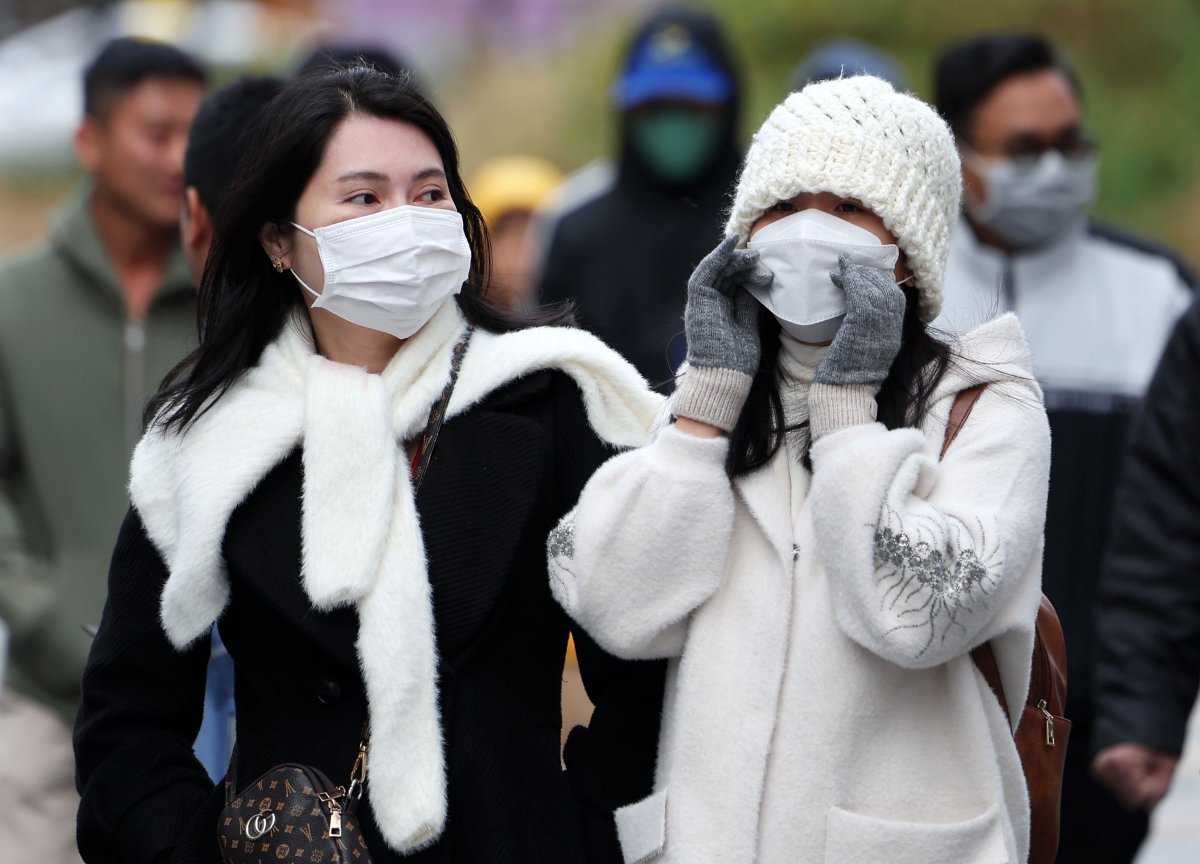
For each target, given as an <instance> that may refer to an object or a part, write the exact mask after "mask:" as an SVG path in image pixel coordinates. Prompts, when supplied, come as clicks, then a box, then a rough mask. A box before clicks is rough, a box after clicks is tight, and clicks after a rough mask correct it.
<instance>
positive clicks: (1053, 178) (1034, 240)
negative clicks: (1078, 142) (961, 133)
mask: <svg viewBox="0 0 1200 864" xmlns="http://www.w3.org/2000/svg"><path fill="white" fill-rule="evenodd" d="M966 161H967V164H968V165H969V166H970V168H971V170H972V171H974V172H975V173H976V174H978V175H979V176H980V177H981V178H982V179H983V185H984V192H985V197H984V201H983V203H979V202H976V201H974V200H972V199H971V197H970V196H967V199H966V207H967V213H968V215H970V217H971V219H972V220H974V221H975V223H976V224H978V225H982V226H984V227H986V228H989V229H991V230H992V231H994V232H996V234H997V235H999V236H1000V238H1001V239H1003V240H1004V241H1005V242H1006V243H1008V244H1009V245H1010V246H1012V247H1013V248H1014V249H1022V248H1025V247H1027V246H1037V245H1040V244H1042V243H1046V242H1048V241H1050V240H1053V239H1055V238H1057V237H1059V236H1060V235H1062V234H1064V233H1066V231H1067V230H1068V229H1070V228H1071V226H1073V225H1075V224H1077V223H1078V222H1079V221H1080V220H1081V219H1083V217H1084V216H1085V215H1086V214H1087V211H1088V208H1090V207H1091V205H1092V202H1093V201H1094V200H1095V198H1096V164H1097V162H1096V157H1094V156H1078V157H1072V158H1067V157H1065V156H1063V155H1062V154H1061V153H1059V152H1058V151H1056V150H1047V151H1046V152H1044V153H1043V154H1042V155H1041V156H1039V157H1038V158H1037V159H1036V160H1034V161H1031V162H1015V161H1012V160H1007V159H1006V160H990V159H984V158H982V157H980V156H977V155H975V154H973V153H968V154H967V155H966Z"/></svg>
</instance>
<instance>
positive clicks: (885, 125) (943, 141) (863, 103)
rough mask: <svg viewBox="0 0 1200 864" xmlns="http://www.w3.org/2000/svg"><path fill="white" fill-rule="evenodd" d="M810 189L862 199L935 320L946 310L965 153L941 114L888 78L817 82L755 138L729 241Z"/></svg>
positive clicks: (784, 105)
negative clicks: (891, 238)
mask: <svg viewBox="0 0 1200 864" xmlns="http://www.w3.org/2000/svg"><path fill="white" fill-rule="evenodd" d="M801 192H814V193H815V192H832V193H833V194H835V195H840V196H843V197H846V198H857V199H858V200H859V201H861V202H862V203H863V205H864V206H865V207H868V208H869V209H871V210H873V211H874V212H875V213H876V214H877V215H878V216H880V217H881V218H882V219H883V224H884V225H886V226H887V228H888V230H889V231H891V232H892V233H893V234H895V235H896V239H897V241H898V243H899V246H900V249H901V251H902V252H904V254H905V255H906V256H907V258H908V266H909V269H910V270H911V271H912V273H913V276H914V281H915V283H916V286H917V288H918V289H919V291H920V305H919V309H918V312H919V314H920V317H921V320H922V321H924V322H926V323H929V322H930V321H932V320H933V319H934V318H936V317H937V315H938V312H939V311H940V310H941V308H942V276H943V273H944V271H945V269H946V257H947V255H948V254H949V251H950V229H951V226H953V225H954V222H955V220H956V218H957V216H958V207H959V197H960V196H961V194H962V174H961V173H960V167H959V161H958V150H957V148H956V147H955V145H954V136H953V135H952V134H951V133H950V129H949V127H947V126H946V123H945V122H944V121H943V120H942V118H941V117H939V116H938V115H937V112H935V111H934V110H933V109H932V108H931V107H929V106H928V105H926V104H925V103H924V102H922V101H921V100H920V99H917V98H916V97H914V96H911V95H908V94H905V93H898V92H896V90H894V89H893V88H892V85H891V84H889V83H888V82H886V81H884V80H883V79H881V78H875V77H872V76H870V75H858V76H855V77H852V78H841V79H838V80H834V81H820V82H817V83H814V84H809V85H808V86H807V87H805V88H804V89H803V90H800V91H797V92H795V93H792V94H791V95H790V96H788V97H787V99H785V100H784V101H783V102H781V103H780V104H779V105H777V106H776V107H775V110H774V111H772V112H771V115H770V116H769V117H768V118H767V121H766V122H765V123H763V125H762V128H761V129H759V130H758V132H756V133H755V135H754V140H753V141H752V142H751V144H750V150H749V152H747V153H746V161H745V163H744V164H743V165H742V173H741V177H740V178H739V179H738V184H737V190H736V191H735V192H734V198H733V208H732V210H731V212H730V215H729V222H728V224H727V225H726V234H737V235H738V236H739V237H741V238H742V242H743V243H744V242H745V240H746V235H747V234H749V232H750V226H751V225H753V224H754V222H755V221H756V220H757V219H758V217H759V216H761V215H762V214H763V213H765V212H766V211H767V210H768V209H769V208H770V207H772V206H773V205H774V204H775V203H776V202H778V201H785V200H787V199H788V198H792V197H794V196H796V195H798V194H800V193H801Z"/></svg>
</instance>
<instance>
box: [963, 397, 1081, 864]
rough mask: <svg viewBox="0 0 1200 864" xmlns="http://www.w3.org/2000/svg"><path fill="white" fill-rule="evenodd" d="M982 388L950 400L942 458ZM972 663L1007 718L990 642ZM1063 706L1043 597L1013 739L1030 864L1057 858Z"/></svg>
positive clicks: (1063, 650)
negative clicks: (1024, 792) (1025, 793)
mask: <svg viewBox="0 0 1200 864" xmlns="http://www.w3.org/2000/svg"><path fill="white" fill-rule="evenodd" d="M985 386H986V385H983V384H981V385H978V386H976V387H972V388H970V389H968V390H963V391H962V392H961V393H959V394H958V395H957V396H956V397H955V398H954V404H953V405H952V406H951V408H950V422H949V424H948V425H947V426H946V438H945V440H944V441H943V442H942V453H941V455H942V456H945V455H946V451H947V450H948V449H949V448H950V445H951V444H952V443H953V442H954V439H955V438H956V437H957V436H958V433H959V430H960V429H962V427H963V424H964V423H966V422H967V417H968V416H970V414H971V409H972V408H974V407H975V403H976V402H978V401H979V397H980V396H982V395H983V391H984V388H985ZM971 659H972V660H974V661H975V665H976V666H978V667H979V671H980V672H982V673H983V677H984V679H985V680H986V681H987V682H988V685H989V686H990V687H991V688H992V691H993V692H994V693H995V694H996V698H997V699H998V700H1000V707H1001V708H1002V709H1004V714H1005V716H1008V702H1007V700H1006V699H1005V698H1004V687H1003V685H1002V684H1001V682H1000V667H999V666H998V665H997V664H996V654H995V652H994V651H993V650H992V646H991V643H987V642H985V643H984V644H983V645H980V646H979V647H978V648H976V649H975V650H974V651H972V652H971ZM1066 703H1067V645H1066V641H1065V640H1064V638H1063V630H1062V624H1061V623H1060V622H1059V620H1058V614H1057V613H1056V612H1055V611H1054V607H1053V606H1052V605H1051V604H1050V601H1049V599H1047V597H1046V595H1044V594H1043V595H1042V603H1041V606H1040V607H1038V614H1037V625H1036V627H1035V628H1034V642H1033V665H1032V667H1031V671H1030V678H1029V692H1028V693H1026V694H1025V705H1024V707H1023V708H1022V709H1021V717H1020V720H1019V721H1018V722H1017V731H1016V732H1015V733H1014V735H1013V738H1014V740H1015V741H1016V745H1017V753H1018V754H1019V755H1020V757H1021V767H1022V768H1023V769H1024V771H1025V785H1026V786H1027V787H1028V789H1029V810H1030V814H1029V815H1030V831H1029V864H1053V862H1054V858H1055V856H1056V855H1057V854H1058V822H1059V809H1060V804H1061V800H1062V777H1063V766H1064V763H1065V762H1066V758H1067V741H1068V739H1069V738H1070V737H1071V721H1070V720H1067V719H1066V718H1065V717H1063V711H1064V710H1065V708H1066Z"/></svg>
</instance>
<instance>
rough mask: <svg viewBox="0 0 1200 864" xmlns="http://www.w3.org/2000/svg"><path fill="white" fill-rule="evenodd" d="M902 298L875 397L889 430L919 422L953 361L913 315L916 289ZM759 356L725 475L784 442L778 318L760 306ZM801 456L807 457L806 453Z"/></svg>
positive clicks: (750, 465) (745, 469) (763, 458)
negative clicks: (899, 328) (895, 342)
mask: <svg viewBox="0 0 1200 864" xmlns="http://www.w3.org/2000/svg"><path fill="white" fill-rule="evenodd" d="M903 290H904V297H905V300H906V301H907V302H906V305H905V308H904V325H903V326H904V329H903V333H902V336H901V341H900V352H899V353H898V354H897V355H896V359H895V360H894V361H892V366H891V369H889V370H888V375H887V378H886V379H884V382H883V386H882V387H881V388H880V390H879V394H878V395H877V396H876V397H875V402H876V404H877V405H878V406H879V413H878V416H877V419H878V420H879V422H880V423H882V424H883V425H884V426H886V427H887V428H888V429H900V428H903V427H906V426H918V425H920V423H921V421H922V420H924V419H925V415H926V413H927V412H928V410H929V402H930V398H931V397H932V396H933V391H934V388H935V387H937V385H938V382H939V381H941V380H942V376H943V375H944V374H945V373H946V370H947V369H948V368H949V367H950V364H951V363H952V362H953V353H952V351H951V348H950V346H949V345H948V344H947V343H946V342H944V341H942V340H941V339H939V338H938V337H937V336H936V335H935V334H934V333H933V332H932V331H931V330H930V329H929V328H928V327H927V326H926V325H925V324H924V323H923V322H922V321H921V319H920V318H919V317H918V316H917V296H918V295H917V289H916V288H913V287H910V286H907V285H906V286H904V288H903ZM758 335H759V341H760V342H761V343H762V359H761V360H760V361H759V364H758V372H757V373H756V374H755V376H754V381H753V383H752V384H751V385H750V395H749V396H748V397H747V398H746V404H745V406H744V407H743V408H742V413H741V416H739V417H738V421H737V424H736V425H735V426H734V427H733V431H732V432H730V435H729V455H728V456H727V457H726V460H725V471H726V473H727V474H728V475H729V476H730V477H738V476H741V475H742V474H747V473H749V472H751V471H753V470H754V469H756V468H759V467H761V466H763V465H765V464H766V463H767V462H768V461H770V459H771V457H772V456H774V455H775V452H776V451H777V450H778V449H779V447H780V445H781V444H782V443H783V440H784V434H785V433H786V432H787V431H788V428H787V426H786V423H785V420H784V416H783V400H782V398H781V397H780V395H779V393H780V388H781V387H786V386H788V385H787V382H786V381H785V380H784V379H783V374H782V372H781V370H780V368H779V365H778V363H777V362H776V358H777V357H778V354H779V322H778V321H776V320H775V318H774V316H772V315H769V314H764V313H763V312H762V310H759V319H758ZM804 458H805V461H806V462H807V460H808V454H807V453H806V454H805V456H804Z"/></svg>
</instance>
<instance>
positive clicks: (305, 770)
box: [217, 743, 371, 864]
mask: <svg viewBox="0 0 1200 864" xmlns="http://www.w3.org/2000/svg"><path fill="white" fill-rule="evenodd" d="M351 773H352V777H351V780H350V783H349V786H334V785H333V783H332V782H331V781H330V780H329V778H328V777H326V776H325V775H324V774H323V773H322V772H321V771H319V770H318V769H316V768H313V767H312V766H310V765H293V764H284V765H276V766H275V767H274V768H271V769H270V770H269V771H267V772H266V773H264V774H263V775H262V776H261V777H259V778H258V779H257V780H255V781H254V782H253V783H251V784H250V785H248V786H246V787H245V788H244V789H242V791H241V792H240V793H239V794H238V795H237V797H233V791H232V790H233V781H232V780H231V779H228V778H227V779H226V781H225V790H226V791H225V799H226V800H225V807H224V809H222V810H221V817H220V819H219V820H218V823H217V836H218V839H219V841H220V845H221V860H222V861H223V862H225V864H259V862H262V861H296V862H311V864H371V855H370V853H369V852H368V851H367V843H366V841H365V840H364V839H363V836H362V831H361V830H360V829H359V822H358V819H357V817H356V815H355V806H356V805H357V804H358V800H359V799H360V798H361V797H362V783H363V780H365V779H366V744H365V743H363V744H360V745H359V751H358V759H357V760H355V763H354V770H353V771H352V772H351ZM230 774H232V771H231V772H230Z"/></svg>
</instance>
